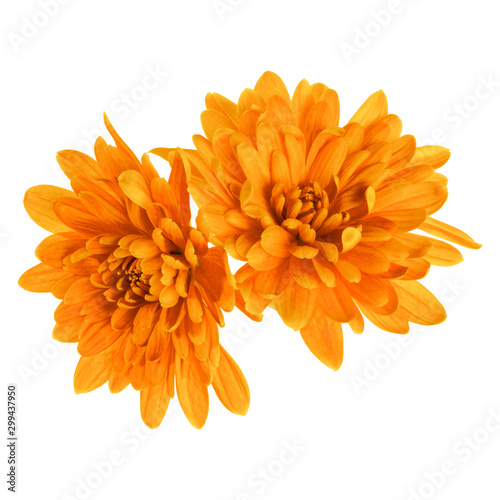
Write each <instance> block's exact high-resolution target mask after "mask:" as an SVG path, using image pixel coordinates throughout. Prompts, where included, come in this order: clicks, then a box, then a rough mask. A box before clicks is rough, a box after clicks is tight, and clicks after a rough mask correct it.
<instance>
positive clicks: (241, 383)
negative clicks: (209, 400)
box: [211, 347, 250, 415]
mask: <svg viewBox="0 0 500 500" xmlns="http://www.w3.org/2000/svg"><path fill="white" fill-rule="evenodd" d="M211 372H212V377H213V380H212V386H213V388H214V390H215V393H216V394H217V397H218V398H219V399H220V401H221V403H222V404H223V405H224V406H225V407H226V408H227V409H228V410H229V411H230V412H232V413H236V414H237V415H246V413H247V411H248V406H249V405H250V389H249V388H248V384H247V381H246V380H245V376H244V375H243V373H242V371H241V370H240V368H239V366H238V365H237V364H236V362H235V361H234V360H233V358H231V356H230V355H229V354H228V353H227V352H226V351H225V349H224V348H222V347H221V348H220V358H219V365H218V366H217V368H213V367H212V368H211Z"/></svg>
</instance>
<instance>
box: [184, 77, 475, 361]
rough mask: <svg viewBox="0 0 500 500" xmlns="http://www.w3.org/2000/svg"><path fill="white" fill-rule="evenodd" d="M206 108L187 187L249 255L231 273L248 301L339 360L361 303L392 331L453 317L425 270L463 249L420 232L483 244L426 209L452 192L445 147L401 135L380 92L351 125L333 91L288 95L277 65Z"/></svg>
mask: <svg viewBox="0 0 500 500" xmlns="http://www.w3.org/2000/svg"><path fill="white" fill-rule="evenodd" d="M206 104H207V108H208V109H207V110H206V111H204V112H203V113H202V115H201V121H202V125H203V129H204V131H205V135H206V138H205V137H202V136H200V135H196V136H194V143H195V146H196V149H197V151H186V156H187V158H188V161H186V168H187V171H188V184H189V190H190V192H191V194H192V195H193V197H194V199H195V201H196V203H197V204H198V206H199V207H200V216H199V217H201V218H202V220H203V224H205V225H206V226H207V227H209V229H210V232H211V233H213V240H212V241H213V242H214V243H216V244H218V245H223V246H224V248H225V249H226V250H227V251H228V252H229V253H230V254H231V255H232V256H233V257H234V258H236V259H240V260H243V261H246V262H247V263H246V264H245V265H244V266H243V267H242V268H241V269H240V270H239V271H238V272H237V273H236V280H237V282H238V284H239V287H240V289H241V291H242V293H243V296H244V297H245V299H246V300H247V301H248V304H247V308H248V310H249V311H251V312H253V313H258V312H261V311H262V310H263V309H264V308H265V307H266V306H268V305H270V304H272V306H273V307H275V308H276V310H277V312H278V313H279V314H280V316H281V318H282V319H283V321H284V322H285V323H286V324H287V325H288V326H289V327H291V328H293V329H294V330H300V333H301V335H302V338H303V339H304V341H305V343H306V344H307V346H308V347H309V348H310V350H311V351H312V352H313V353H314V354H315V355H316V356H317V357H318V358H319V359H320V360H321V361H322V362H323V363H325V364H326V365H327V366H329V367H331V368H333V369H338V368H339V367H340V365H341V363H342V357H343V337H342V327H341V325H342V323H349V325H350V326H351V328H352V329H353V330H354V331H355V332H356V333H361V332H362V331H363V328H364V322H363V317H362V315H361V313H363V315H364V316H365V317H366V318H367V319H368V320H370V321H371V322H372V323H374V324H375V325H377V326H378V327H380V328H382V329H384V330H387V331H390V332H396V333H406V332H408V330H409V325H408V323H409V322H412V323H418V324H423V325H433V324H437V323H440V322H442V321H443V320H444V319H445V317H446V314H445V311H444V308H443V306H442V305H441V304H440V303H439V301H438V300H437V299H436V298H435V297H434V295H432V294H431V293H430V292H429V291H428V290H427V289H426V288H424V286H422V285H421V284H420V283H419V282H418V281H417V280H418V279H420V278H423V277H424V276H425V275H426V274H427V272H428V271H429V267H430V266H431V264H435V265H438V266H450V265H454V264H457V263H458V262H460V261H461V260H462V256H461V254H460V252H459V251H458V250H457V249H456V248H455V247H453V246H451V245H449V244H447V243H445V242H444V241H442V240H441V239H435V238H430V237H427V236H422V235H419V234H414V233H412V232H411V231H413V230H415V229H420V230H422V231H425V232H427V233H429V234H431V235H433V236H437V237H438V238H442V239H445V240H448V241H451V242H454V243H457V244H459V245H463V246H465V247H469V248H479V247H480V245H478V244H477V243H475V242H474V241H473V240H472V239H471V238H470V237H469V236H467V235H466V234H464V233H463V232H461V231H459V230H458V229H455V228H454V227H451V226H449V225H447V224H444V223H442V222H439V221H437V220H435V219H433V218H431V217H430V216H431V215H432V214H433V213H434V212H436V211H437V210H438V209H439V208H440V207H441V206H442V205H443V204H444V202H445V200H446V198H447V188H446V183H447V179H446V177H444V176H443V175H441V174H439V173H437V172H436V169H437V168H439V167H441V166H442V165H443V164H444V163H446V161H447V160H448V157H449V152H448V150H447V149H445V148H443V147H438V146H427V147H419V148H417V147H416V141H415V138H414V137H413V136H411V135H404V136H401V129H402V124H401V120H400V119H399V118H398V117H397V116H396V115H393V114H388V110H387V101H386V97H385V95H384V93H383V92H382V91H379V92H376V93H375V94H373V95H372V96H371V97H370V98H369V99H368V100H367V101H366V102H365V103H364V104H363V105H362V106H361V108H360V109H359V110H358V111H357V112H356V113H355V114H354V116H353V117H352V118H351V120H349V122H348V124H347V125H345V126H344V127H339V126H338V125H339V123H338V122H339V102H338V97H337V93H336V92H335V91H334V90H332V89H330V88H328V87H327V86H326V85H323V84H319V83H318V84H315V85H309V83H307V81H305V80H304V81H302V82H301V83H300V84H299V85H298V87H297V89H296V90H295V93H294V94H293V97H292V98H291V99H290V97H289V94H288V92H287V89H286V87H285V85H284V84H283V82H282V81H281V79H280V78H279V77H278V76H276V75H275V74H273V73H270V72H267V73H265V74H264V75H263V76H262V77H261V78H260V79H259V81H258V82H257V84H256V86H255V89H253V90H251V89H246V90H245V91H244V92H243V93H242V94H241V96H240V98H239V100H238V103H237V104H236V103H234V102H231V101H230V100H228V99H226V98H225V97H223V96H221V95H219V94H208V95H207V98H206Z"/></svg>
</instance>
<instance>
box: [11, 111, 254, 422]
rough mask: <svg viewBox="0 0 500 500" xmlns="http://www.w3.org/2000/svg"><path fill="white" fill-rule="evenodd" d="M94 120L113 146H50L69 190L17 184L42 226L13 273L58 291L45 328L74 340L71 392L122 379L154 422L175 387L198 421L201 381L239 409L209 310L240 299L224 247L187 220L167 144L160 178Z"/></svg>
mask: <svg viewBox="0 0 500 500" xmlns="http://www.w3.org/2000/svg"><path fill="white" fill-rule="evenodd" d="M105 120H106V125H107V127H108V130H109V132H110V133H111V135H112V136H113V138H114V140H115V143H116V145H117V147H114V146H111V145H108V144H106V143H105V141H104V140H103V139H102V138H99V139H98V140H97V141H96V144H95V155H96V158H97V161H96V160H94V159H92V158H91V157H89V156H87V155H84V154H82V153H79V152H78V151H69V150H68V151H62V152H60V153H59V155H58V161H59V164H60V166H61V168H62V170H63V171H64V173H65V174H66V175H67V176H68V178H69V179H70V180H71V186H72V188H73V191H68V190H66V189H62V188H59V187H55V186H35V187H33V188H31V189H29V190H28V191H27V193H26V197H25V207H26V210H27V212H28V214H29V215H30V217H31V218H32V219H33V220H34V221H35V222H36V223H37V224H38V225H40V226H41V227H43V228H44V229H46V230H48V231H50V232H52V233H54V234H53V235H51V236H49V237H48V238H46V239H45V240H43V241H42V242H41V243H40V245H39V246H38V247H37V249H36V256H37V257H38V258H39V260H40V261H41V264H38V265H37V266H35V267H33V268H32V269H30V270H29V271H27V272H26V273H24V274H23V276H22V277H21V279H20V281H19V284H20V286H22V287H23V288H25V289H26V290H29V291H32V292H52V294H53V295H54V296H55V297H57V298H58V299H62V302H61V304H60V305H59V307H58V308H57V310H56V312H55V320H56V323H57V325H56V327H55V328H54V333H53V336H54V338H55V339H56V340H59V341H61V342H78V352H79V353H80V354H81V358H80V361H79V363H78V366H77V368H76V372H75V377H74V385H75V392H76V393H82V392H89V391H92V390H93V389H96V388H97V387H100V386H101V385H103V384H104V383H106V382H109V389H110V391H111V392H113V393H116V392H119V391H122V390H123V389H124V388H125V387H127V386H128V384H129V383H130V384H132V386H133V387H134V388H135V389H136V390H139V391H141V405H140V406H141V415H142V418H143V420H144V422H145V423H146V424H147V425H148V426H149V427H152V428H154V427H157V426H158V425H159V424H160V423H161V421H162V419H163V417H164V415H165V412H166V410H167V407H168V404H169V401H170V399H171V398H173V397H174V387H175V389H176V390H177V395H178V397H179V401H180V404H181V406H182V409H183V410H184V413H185V414H186V416H187V418H188V419H189V421H190V422H191V424H192V425H193V426H195V427H197V428H201V427H202V426H203V425H204V423H205V420H206V418H207V414H208V390H207V387H208V386H209V385H212V386H213V388H214V389H215V392H216V393H217V396H218V397H219V399H220V400H221V401H222V403H223V404H224V405H225V406H226V408H227V409H228V410H230V411H231V412H233V413H237V414H241V415H244V414H245V413H246V411H247V409H248V405H249V397H250V396H249V390H248V386H247V383H246V381H245V378H244V376H243V374H242V373H241V371H240V369H239V368H238V366H237V365H236V363H235V362H234V361H233V359H232V358H231V357H230V356H229V354H228V353H227V352H226V351H225V350H224V349H223V348H222V347H221V346H220V345H219V337H218V326H217V325H221V326H223V322H224V319H223V316H222V313H221V309H223V310H224V311H231V310H232V309H233V307H234V305H235V301H236V300H241V299H240V298H239V297H237V296H236V295H237V294H236V293H235V289H236V286H235V281H234V277H233V276H232V275H231V273H230V270H229V266H228V261H227V255H226V253H225V252H224V250H223V249H222V248H215V247H212V248H209V247H208V245H207V235H204V234H203V233H202V232H200V231H199V230H198V229H195V228H193V227H190V225H189V224H190V218H191V212H190V208H189V195H188V193H187V189H186V178H185V173H184V169H183V167H182V162H181V160H180V157H179V154H178V153H176V151H171V152H170V154H169V157H168V159H169V160H170V164H171V167H172V171H171V175H170V178H169V180H168V182H167V181H166V180H165V179H163V178H162V177H160V176H159V175H158V173H157V172H156V170H155V168H154V167H153V165H152V164H151V162H150V160H149V158H148V156H147V155H144V156H143V157H142V161H139V160H138V159H137V158H136V156H135V155H134V154H133V153H132V151H131V150H130V149H129V148H128V147H127V145H126V144H125V143H124V142H123V141H122V140H121V138H120V137H119V136H118V135H117V134H116V132H115V130H114V129H113V128H112V127H111V125H110V124H109V122H108V121H107V119H106V118H105ZM238 293H239V292H238ZM240 305H241V304H240Z"/></svg>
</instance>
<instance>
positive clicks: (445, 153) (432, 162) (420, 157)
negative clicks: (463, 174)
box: [410, 146, 450, 168]
mask: <svg viewBox="0 0 500 500" xmlns="http://www.w3.org/2000/svg"><path fill="white" fill-rule="evenodd" d="M449 158H450V150H449V149H447V148H443V147H442V146H421V147H419V148H417V149H416V150H415V154H414V155H413V158H412V159H411V162H410V165H411V166H415V165H428V166H430V167H432V168H439V167H442V166H443V165H444V164H445V163H446V162H447V161H448V159H449Z"/></svg>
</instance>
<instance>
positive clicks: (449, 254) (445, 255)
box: [423, 238, 464, 266]
mask: <svg viewBox="0 0 500 500" xmlns="http://www.w3.org/2000/svg"><path fill="white" fill-rule="evenodd" d="M427 239H428V240H429V241H430V242H431V243H432V246H431V248H430V250H429V251H428V252H427V253H426V254H425V255H424V257H423V258H424V259H425V260H427V261H429V262H430V263H431V264H432V265H434V266H454V265H456V264H459V263H460V262H462V261H463V260H464V258H463V257H462V254H461V253H460V251H459V250H457V249H456V248H455V247H453V246H451V245H449V244H448V243H445V242H444V241H440V240H436V239H434V238H427Z"/></svg>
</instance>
